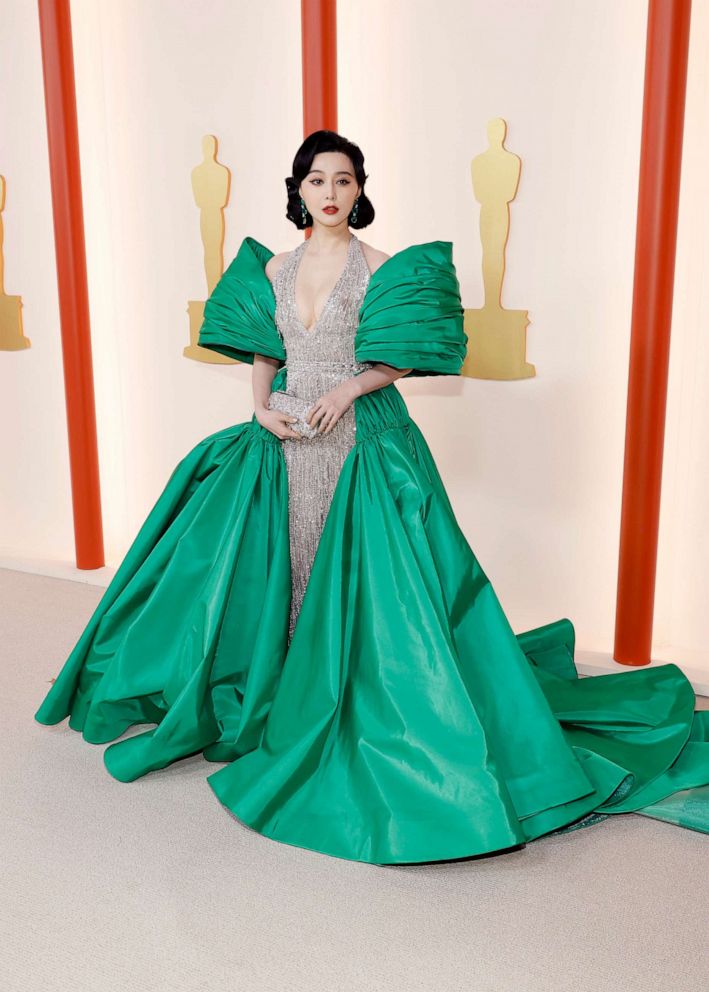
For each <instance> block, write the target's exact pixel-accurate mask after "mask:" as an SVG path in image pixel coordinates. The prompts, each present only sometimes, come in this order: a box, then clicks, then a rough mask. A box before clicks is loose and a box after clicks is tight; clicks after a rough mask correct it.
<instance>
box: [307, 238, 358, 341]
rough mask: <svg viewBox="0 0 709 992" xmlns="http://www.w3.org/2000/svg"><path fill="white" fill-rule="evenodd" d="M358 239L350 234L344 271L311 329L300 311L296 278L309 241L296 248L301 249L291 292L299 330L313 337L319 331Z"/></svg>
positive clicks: (345, 272)
mask: <svg viewBox="0 0 709 992" xmlns="http://www.w3.org/2000/svg"><path fill="white" fill-rule="evenodd" d="M356 240H357V236H356V235H355V234H350V240H349V242H348V244H347V255H346V257H345V264H344V266H343V268H342V272H341V273H340V275H339V276H338V278H337V281H336V282H335V285H334V286H333V287H332V289H331V290H330V293H329V295H328V297H327V299H326V300H325V303H324V304H323V308H322V310H321V311H320V316H319V317H318V319H317V320H316V321H315V323H314V324H313V326H312V328H310V330H308V328H307V327H306V326H305V324H304V323H303V321H302V320H301V319H300V313H299V312H298V302H297V299H296V293H295V282H296V279H297V278H298V269H299V268H300V260H301V259H302V257H303V253H304V251H305V248H306V247H307V244H308V242H307V241H304V242H303V244H302V245H299V246H298V248H296V251H299V252H300V254H299V255H298V257H297V258H296V262H295V267H294V269H293V278H292V279H291V293H292V294H293V313H294V314H295V320H296V323H297V325H298V328H299V330H301V331H302V333H303V334H306V335H307V336H308V337H312V336H313V335H314V334H316V333H317V331H318V329H319V327H320V324H321V323H322V320H323V317H324V316H325V314H326V313H327V309H328V307H329V306H330V303H331V302H332V300H333V299H334V298H335V294H336V293H337V290H338V289H339V288H340V284H341V282H342V280H343V279H344V278H345V275H346V274H347V269H348V268H349V265H350V259H351V256H352V248H353V245H354V242H355V241H356Z"/></svg>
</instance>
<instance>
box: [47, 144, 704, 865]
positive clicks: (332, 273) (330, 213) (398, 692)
mask: <svg viewBox="0 0 709 992" xmlns="http://www.w3.org/2000/svg"><path fill="white" fill-rule="evenodd" d="M366 178H367V176H366V173H365V171H364V162H363V157H362V154H361V152H360V150H359V148H358V147H357V146H356V145H354V144H352V143H351V142H349V141H347V140H345V139H344V138H342V137H340V136H339V135H337V134H335V133H333V132H330V131H318V132H315V133H314V134H311V135H310V136H309V137H308V138H307V139H306V141H305V142H304V143H303V145H302V146H301V148H300V149H299V151H298V153H297V155H296V157H295V160H294V163H293V175H292V176H291V177H289V178H288V179H287V180H286V184H287V188H288V194H289V196H288V211H287V217H288V218H289V219H290V220H291V221H292V222H293V223H294V224H295V225H296V227H298V228H299V229H302V228H304V227H306V226H312V236H311V238H310V240H309V241H308V242H303V243H302V244H301V245H299V246H298V247H297V248H296V249H295V250H294V251H290V252H282V253H280V254H278V255H274V254H273V253H272V252H271V251H269V249H267V248H266V247H265V246H264V245H261V244H260V243H259V242H258V241H256V240H255V239H253V238H245V239H244V241H243V243H242V245H241V247H240V249H239V252H238V254H237V256H236V258H235V259H234V261H233V262H232V263H231V265H230V266H229V268H228V269H227V271H226V272H225V273H224V275H223V277H222V279H221V280H220V282H219V283H218V285H217V286H216V288H215V290H214V292H213V293H212V295H211V297H210V298H209V300H208V301H207V303H206V306H205V320H204V324H203V327H202V329H201V332H200V338H199V340H200V344H202V345H203V346H205V347H207V348H212V349H213V350H215V351H217V352H220V353H221V354H225V355H230V356H233V357H236V358H239V359H241V360H242V361H244V362H249V363H251V364H253V392H254V406H255V412H254V417H253V418H252V420H251V421H250V422H247V423H242V424H237V425H236V426H233V427H229V428H226V429H225V430H222V431H219V432H217V433H216V434H213V435H211V436H210V437H207V438H205V439H204V440H203V441H202V442H201V443H200V444H198V445H197V446H196V447H195V448H194V449H193V450H192V451H190V452H189V453H188V454H187V455H186V456H185V458H183V460H182V461H181V462H180V463H179V465H178V466H177V467H176V469H175V471H174V472H173V474H172V476H171V477H170V479H169V480H168V483H167V485H166V488H165V490H164V491H163V493H162V495H161V496H160V498H159V499H158V501H157V503H156V504H155V506H154V507H153V509H152V511H151V512H150V514H149V516H148V517H147V519H146V521H145V523H144V524H143V526H142V527H141V529H140V532H139V533H138V535H137V537H136V538H135V541H134V543H133V545H132V546H131V548H130V549H129V551H128V554H127V555H126V557H125V559H124V561H123V562H122V564H121V566H120V568H119V569H118V572H117V573H116V575H115V577H114V579H113V581H112V583H111V584H110V586H109V587H108V589H107V590H106V592H105V594H104V596H103V598H102V599H101V602H100V603H99V605H98V607H97V609H96V611H95V613H94V615H93V616H92V618H91V620H90V621H89V623H88V625H87V627H86V629H85V630H84V632H83V634H82V636H81V638H80V640H79V642H78V643H77V645H76V647H75V648H74V650H73V652H72V653H71V655H70V657H69V659H68V660H67V661H66V663H65V665H64V667H63V668H62V671H61V672H60V674H59V676H58V678H57V679H56V682H55V683H54V685H53V686H52V689H51V690H50V692H49V693H48V695H47V697H46V699H45V700H44V702H43V703H42V705H41V707H40V709H39V711H38V712H37V714H36V719H37V720H38V721H39V722H41V723H46V724H53V723H58V722H59V721H60V720H62V719H63V718H64V717H66V716H69V726H70V727H72V728H73V729H75V730H78V731H81V732H82V733H83V736H84V738H85V739H86V740H87V741H90V742H93V743H104V742H107V741H115V743H113V744H112V745H111V746H110V747H108V748H107V749H106V751H105V754H104V760H105V763H106V766H107V768H108V770H109V772H110V773H111V774H112V775H113V776H115V777H116V778H117V779H119V780H121V781H124V782H129V781H132V780H134V779H136V778H138V777H139V776H141V775H144V774H145V773H146V772H148V771H151V770H154V769H159V768H163V767H165V766H166V765H168V764H170V763H171V762H173V761H176V760H178V759H179V758H183V757H186V756H188V755H191V754H196V753H199V752H202V753H203V754H204V757H205V758H206V759H207V760H208V761H215V762H224V763H225V764H224V767H222V768H220V769H218V770H217V771H215V772H214V773H212V774H211V775H209V776H208V778H207V781H208V782H209V785H210V786H211V788H212V789H213V790H214V792H215V793H216V795H217V796H218V798H219V799H220V801H221V802H222V803H223V804H224V806H225V807H226V808H227V809H229V810H230V811H231V812H232V813H234V814H235V815H236V816H237V817H238V818H239V820H240V821H242V822H243V823H245V824H248V825H249V826H251V827H252V828H254V829H255V830H257V831H259V832H260V833H262V834H264V835H265V836H267V837H270V838H273V839H275V840H278V841H281V842H284V843H288V844H293V845H297V846H300V847H304V848H309V849H311V850H315V851H320V852H323V853H327V854H330V855H334V856H339V857H343V858H348V859H351V860H358V861H365V862H370V863H375V864H406V863H412V862H424V861H436V860H446V859H451V858H461V857H466V856H470V855H477V854H484V853H488V852H492V851H499V850H503V849H511V848H517V847H519V846H521V845H524V844H526V843H527V842H528V841H530V840H534V839H535V838H538V837H540V836H542V835H545V834H549V833H554V832H559V831H568V830H574V829H576V828H578V827H582V826H587V825H588V824H590V823H595V822H597V821H599V820H603V819H605V818H606V817H607V816H609V815H610V814H614V813H624V812H632V811H635V812H639V813H643V814H644V815H647V816H652V817H656V818H660V819H664V820H668V821H670V822H675V823H678V824H680V825H682V826H686V827H691V828H693V829H695V830H699V831H703V832H709V785H708V783H709V712H704V713H702V712H697V713H695V712H694V702H695V697H694V693H693V691H692V688H691V686H690V684H689V682H688V681H687V679H686V678H685V677H684V676H683V674H682V672H681V671H680V669H679V668H677V666H675V665H662V666H659V667H655V668H647V669H638V670H632V671H628V672H627V673H626V672H623V673H619V674H614V675H605V676H599V677H595V678H589V679H583V680H581V679H578V678H577V673H576V669H575V667H574V663H573V652H574V631H573V627H572V625H571V623H570V621H568V620H565V619H564V620H559V621H557V622H555V623H552V624H549V625H547V626H545V627H542V628H539V629H536V630H532V631H528V632H526V633H524V634H521V635H519V636H516V635H515V634H514V632H513V631H512V629H511V627H510V625H509V623H508V621H507V619H506V617H505V614H504V612H503V610H502V608H501V606H500V603H499V601H498V599H497V597H496V595H495V592H494V590H493V588H492V586H491V584H490V582H489V580H488V579H487V576H486V575H485V573H484V572H483V570H482V568H481V566H480V564H479V562H478V561H477V559H476V557H475V555H474V554H473V551H472V550H471V548H470V546H469V544H468V543H467V541H466V539H465V537H464V535H463V533H462V531H461V530H460V528H459V526H458V524H457V521H456V518H455V515H454V512H453V509H452V507H451V504H450V502H449V500H448V498H447V496H446V492H445V489H444V487H443V483H442V481H441V479H440V476H439V474H438V471H437V469H436V466H435V463H434V461H433V458H432V456H431V453H430V451H429V449H428V446H427V444H426V442H425V440H424V438H423V436H422V434H421V432H420V430H419V429H418V427H417V426H416V424H415V423H414V422H413V420H411V418H410V417H409V414H408V410H407V408H406V404H405V403H404V400H403V399H402V397H401V394H400V393H399V391H398V390H397V388H396V386H395V385H394V381H395V380H396V379H398V378H401V377H402V376H404V375H451V374H452V375H455V374H459V373H460V370H461V366H462V363H463V359H464V357H465V350H466V341H467V339H466V336H465V333H464V331H463V309H462V305H461V300H460V292H459V285H458V280H457V277H456V273H455V268H454V266H453V262H452V258H451V249H452V246H451V244H450V243H449V242H442V241H434V242H429V243H426V244H417V245H412V246H410V247H409V248H405V249H403V250H402V251H400V252H397V253H396V254H395V255H392V256H391V257H387V256H386V255H384V254H383V253H382V252H380V251H377V250H376V249H374V248H372V247H371V246H369V245H367V244H365V243H364V242H363V241H360V240H359V238H358V237H357V236H356V235H355V234H353V232H352V231H351V230H350V228H354V229H360V228H362V227H366V226H367V225H368V224H370V223H371V221H372V220H373V218H374V210H373V208H372V205H371V203H370V201H369V199H368V198H367V196H366V194H365V192H364V187H365V182H366ZM146 723H148V724H149V723H154V724H156V726H155V727H154V728H153V729H150V730H148V731H146V732H144V733H140V734H137V735H134V736H132V737H128V738H126V739H125V740H121V741H116V738H118V737H120V736H121V735H122V734H123V732H124V731H125V730H126V729H128V728H129V727H131V726H132V725H135V724H146Z"/></svg>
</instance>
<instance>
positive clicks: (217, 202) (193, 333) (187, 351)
mask: <svg viewBox="0 0 709 992" xmlns="http://www.w3.org/2000/svg"><path fill="white" fill-rule="evenodd" d="M202 154H203V156H204V158H203V159H202V161H201V162H200V164H199V165H197V166H195V168H194V169H193V170H192V174H191V178H192V193H193V195H194V199H195V203H196V204H197V206H198V207H199V230H200V233H201V235H202V245H203V248H204V271H205V275H206V277H207V296H208V297H209V296H210V294H211V293H212V290H213V289H214V287H215V286H216V285H217V283H218V282H219V279H220V278H221V276H222V274H223V272H224V207H225V206H226V204H227V202H228V200H229V187H230V183H231V174H230V172H229V170H228V169H227V167H226V166H225V165H220V164H219V162H217V139H216V138H215V137H214V135H213V134H205V136H204V137H203V138H202ZM204 302H205V301H204V300H189V302H188V303H187V313H188V314H189V319H190V343H189V344H188V345H187V346H186V347H185V348H183V351H182V354H183V355H185V356H186V357H187V358H194V359H195V360H196V361H198V362H209V363H210V364H213V365H235V364H240V363H239V362H238V361H237V359H235V358H228V357H227V356H226V355H220V354H218V353H217V352H215V351H210V350H209V349H208V348H200V346H199V345H198V344H197V341H198V340H199V329H200V327H201V326H202V321H203V320H204Z"/></svg>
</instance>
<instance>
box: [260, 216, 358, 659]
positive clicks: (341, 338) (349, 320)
mask: <svg viewBox="0 0 709 992" xmlns="http://www.w3.org/2000/svg"><path fill="white" fill-rule="evenodd" d="M307 246H308V242H307V241H303V243H302V244H300V245H298V247H297V248H295V249H294V250H293V251H292V252H290V253H289V255H288V257H287V258H286V260H285V261H284V262H283V263H282V264H281V267H280V268H279V269H278V271H277V273H276V275H275V277H274V280H273V291H274V295H275V298H276V326H277V328H278V332H279V334H280V335H281V338H282V339H283V345H284V348H285V351H286V383H285V388H286V390H287V391H288V392H289V393H294V394H295V395H296V396H299V397H301V398H302V399H305V400H308V401H311V402H312V403H313V404H314V403H315V402H316V401H317V400H318V399H320V397H321V396H323V395H324V394H325V393H327V392H329V391H330V390H331V389H333V388H334V387H335V386H337V385H338V384H339V383H341V382H343V381H344V380H345V379H348V378H350V377H351V376H353V375H358V374H359V373H360V372H362V371H364V369H368V368H371V367H372V363H371V362H356V361H355V359H354V339H355V333H356V331H357V324H358V319H359V318H358V315H359V309H360V307H361V305H362V300H363V299H364V294H365V292H366V290H367V284H368V283H369V277H370V273H369V267H368V266H367V262H366V260H365V257H364V253H363V251H362V246H361V244H360V242H359V239H358V238H357V236H356V235H354V234H353V235H352V236H351V238H350V243H349V245H348V247H347V257H346V259H345V265H344V268H343V270H342V273H341V275H340V277H339V279H338V280H337V282H336V283H335V285H334V287H333V289H332V292H331V293H330V295H329V297H328V298H327V301H326V302H325V306H324V307H323V310H322V312H321V314H320V317H319V318H318V320H317V321H316V323H315V325H314V326H313V328H312V329H311V330H307V329H306V328H305V327H304V326H303V324H302V323H301V320H300V318H299V316H298V309H297V306H296V300H295V279H296V274H297V271H298V265H299V263H300V259H301V258H302V256H303V252H305V251H306V250H307ZM355 430H356V424H355V411H354V404H352V405H351V406H349V407H348V408H347V410H346V411H345V412H344V413H343V414H342V416H341V417H340V419H339V420H338V421H337V423H336V424H335V426H334V427H333V428H332V430H331V431H330V432H329V433H328V434H318V435H317V436H316V437H314V438H312V439H307V438H304V439H302V440H295V439H291V438H286V439H284V440H282V441H281V445H282V446H283V454H284V456H285V460H286V466H287V469H288V500H289V502H288V520H289V528H290V552H291V578H292V599H291V612H290V630H289V642H290V640H291V638H292V636H293V633H294V631H295V625H296V621H297V619H298V614H299V613H300V607H301V604H302V601H303V598H304V596H305V591H306V588H307V584H308V579H309V577H310V570H311V568H312V564H313V560H314V558H315V552H316V551H317V547H318V543H319V541H320V534H321V532H322V528H323V526H324V523H325V518H326V516H327V512H328V510H329V508H330V502H331V500H332V495H333V492H334V490H335V485H336V483H337V479H338V476H339V474H340V469H341V468H342V464H343V462H344V460H345V458H346V456H347V453H348V452H349V451H350V449H351V448H352V446H353V444H354V443H355Z"/></svg>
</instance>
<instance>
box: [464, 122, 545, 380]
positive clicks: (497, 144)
mask: <svg viewBox="0 0 709 992" xmlns="http://www.w3.org/2000/svg"><path fill="white" fill-rule="evenodd" d="M506 133H507V124H506V122H505V121H504V120H503V119H502V118H501V117H496V118H494V119H493V120H491V121H489V122H488V126H487V136H488V143H489V147H488V148H487V149H486V151H484V152H483V153H482V154H480V155H477V156H476V157H475V158H474V159H473V161H472V164H471V173H472V179H473V193H474V196H475V199H476V200H477V201H478V203H479V204H480V240H481V242H482V271H483V290H484V304H483V306H482V307H481V308H479V309H475V310H473V309H467V308H466V310H465V317H464V320H465V325H464V326H465V332H466V334H467V335H468V354H467V357H466V359H465V362H464V364H463V369H462V374H463V375H466V376H469V377H470V378H476V379H529V378H531V377H532V376H534V375H535V374H536V373H535V368H534V366H533V365H532V364H530V362H528V361H526V348H527V325H528V324H529V323H530V321H529V318H528V316H527V311H526V310H506V309H505V308H504V307H503V306H502V282H503V279H504V274H505V245H506V244H507V236H508V234H509V228H510V208H509V204H510V202H511V201H512V200H514V198H515V195H516V193H517V187H518V185H519V175H520V168H521V162H520V159H519V157H518V156H517V155H514V154H513V153H512V152H509V151H507V149H506V148H505V147H504V140H505V135H506Z"/></svg>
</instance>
